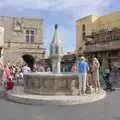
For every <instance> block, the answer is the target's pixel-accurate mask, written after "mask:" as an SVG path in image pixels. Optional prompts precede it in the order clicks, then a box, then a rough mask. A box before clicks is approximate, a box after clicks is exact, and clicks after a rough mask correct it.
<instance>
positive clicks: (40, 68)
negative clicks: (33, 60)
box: [38, 64, 45, 72]
mask: <svg viewBox="0 0 120 120" xmlns="http://www.w3.org/2000/svg"><path fill="white" fill-rule="evenodd" d="M38 72H45V68H44V66H43V65H42V64H40V65H39V67H38Z"/></svg>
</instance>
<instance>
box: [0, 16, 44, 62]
mask: <svg viewBox="0 0 120 120" xmlns="http://www.w3.org/2000/svg"><path fill="white" fill-rule="evenodd" d="M0 26H2V27H4V29H5V33H4V55H3V57H4V62H5V63H6V62H8V61H9V62H11V63H12V62H13V61H14V63H15V62H21V56H22V55H23V54H26V53H27V54H31V55H33V56H35V57H36V58H37V59H41V58H44V49H43V20H42V19H27V18H16V17H7V16H0ZM26 30H33V31H34V42H32V43H31V42H26Z"/></svg>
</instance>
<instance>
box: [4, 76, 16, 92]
mask: <svg viewBox="0 0 120 120" xmlns="http://www.w3.org/2000/svg"><path fill="white" fill-rule="evenodd" d="M5 88H6V90H13V88H14V83H13V81H12V78H9V79H8V81H7V82H6V85H5Z"/></svg>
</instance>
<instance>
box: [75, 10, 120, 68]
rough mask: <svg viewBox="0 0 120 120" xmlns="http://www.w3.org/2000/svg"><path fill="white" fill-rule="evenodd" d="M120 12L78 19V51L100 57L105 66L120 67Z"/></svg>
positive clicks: (89, 57)
mask: <svg viewBox="0 0 120 120" xmlns="http://www.w3.org/2000/svg"><path fill="white" fill-rule="evenodd" d="M119 21H120V12H115V13H111V14H109V15H106V16H101V17H97V16H92V15H90V16H87V17H84V18H81V19H80V20H78V21H76V33H77V34H76V51H77V54H78V55H79V56H80V55H85V56H86V57H87V58H88V59H92V57H98V58H99V60H100V62H101V63H102V65H103V66H107V67H108V66H110V67H111V66H112V65H114V66H116V67H118V68H120V22H119Z"/></svg>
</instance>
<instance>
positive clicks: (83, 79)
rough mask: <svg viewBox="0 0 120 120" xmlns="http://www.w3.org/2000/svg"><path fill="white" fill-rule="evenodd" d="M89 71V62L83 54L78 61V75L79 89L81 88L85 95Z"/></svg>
mask: <svg viewBox="0 0 120 120" xmlns="http://www.w3.org/2000/svg"><path fill="white" fill-rule="evenodd" d="M88 71H89V66H88V63H87V61H86V60H85V58H84V57H83V56H82V57H81V58H80V60H79V61H78V76H79V90H80V93H81V91H83V95H85V92H86V85H87V72H88ZM81 85H82V86H81Z"/></svg>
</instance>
